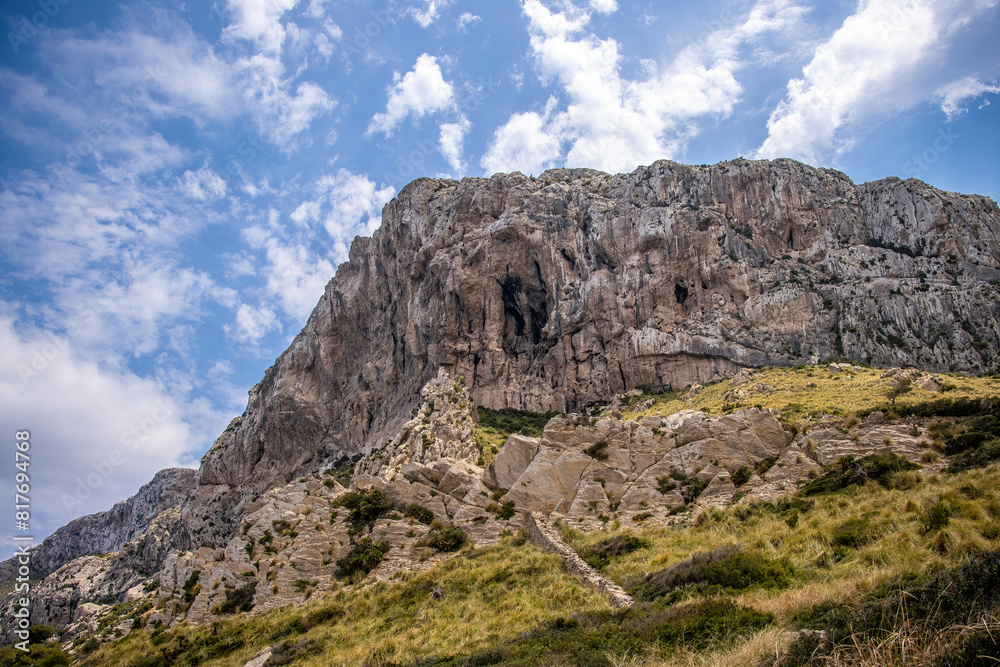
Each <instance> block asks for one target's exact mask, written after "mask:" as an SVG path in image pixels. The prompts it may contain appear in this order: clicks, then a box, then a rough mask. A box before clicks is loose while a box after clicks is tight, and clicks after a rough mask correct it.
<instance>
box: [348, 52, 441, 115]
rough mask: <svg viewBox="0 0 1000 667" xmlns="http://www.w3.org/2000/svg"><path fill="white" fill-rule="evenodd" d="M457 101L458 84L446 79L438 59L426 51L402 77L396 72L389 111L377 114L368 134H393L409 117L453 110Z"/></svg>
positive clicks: (390, 94) (387, 107)
mask: <svg viewBox="0 0 1000 667" xmlns="http://www.w3.org/2000/svg"><path fill="white" fill-rule="evenodd" d="M454 103H455V88H454V86H453V85H452V83H451V82H450V81H445V80H444V76H443V75H442V73H441V67H440V66H439V65H438V62H437V58H435V57H434V56H430V55H427V54H426V53H424V54H423V55H421V56H420V57H419V58H417V62H416V64H415V65H414V66H413V69H412V70H410V71H409V72H407V73H406V75H405V76H403V77H402V78H400V76H399V74H398V73H397V74H396V78H395V84H394V85H393V86H392V88H390V89H389V100H388V102H387V103H386V107H385V113H378V114H375V116H374V117H373V118H372V120H371V123H370V124H369V125H368V131H367V133H368V134H373V133H375V132H384V133H385V134H391V133H392V131H393V129H395V127H396V126H397V125H399V124H400V123H401V122H402V121H403V120H405V119H406V118H407V117H408V116H411V115H412V116H413V117H415V118H421V117H422V116H424V114H427V113H432V112H434V111H443V110H445V109H449V108H451V107H452V106H453V105H454Z"/></svg>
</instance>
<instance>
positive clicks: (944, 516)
mask: <svg viewBox="0 0 1000 667" xmlns="http://www.w3.org/2000/svg"><path fill="white" fill-rule="evenodd" d="M951 515H952V511H951V508H950V507H948V506H947V505H946V504H945V502H944V500H942V499H940V498H939V499H938V501H937V502H936V503H934V504H933V505H931V506H930V507H929V508H927V511H926V512H924V516H923V528H924V533H929V532H931V531H932V530H937V529H939V528H944V527H945V526H947V525H948V524H949V523H951Z"/></svg>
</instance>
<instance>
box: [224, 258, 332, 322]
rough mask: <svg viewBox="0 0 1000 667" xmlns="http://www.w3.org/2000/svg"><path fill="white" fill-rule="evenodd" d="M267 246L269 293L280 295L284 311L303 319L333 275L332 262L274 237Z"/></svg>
mask: <svg viewBox="0 0 1000 667" xmlns="http://www.w3.org/2000/svg"><path fill="white" fill-rule="evenodd" d="M266 248H267V262H268V271H267V290H268V292H269V293H270V294H271V295H272V296H275V297H277V298H278V300H279V301H280V303H281V307H282V309H283V310H284V311H285V313H287V314H288V315H289V316H291V317H293V318H295V319H296V320H300V321H301V320H304V319H305V318H306V317H307V316H308V315H309V313H311V312H312V309H313V308H315V307H316V302H317V301H318V300H319V298H320V296H322V295H323V288H324V287H326V284H327V283H328V282H329V281H330V278H332V277H333V264H332V263H331V262H330V261H329V260H328V259H325V258H323V257H317V256H316V255H315V254H314V253H312V252H310V251H309V249H308V248H307V247H306V246H304V245H283V244H281V243H280V242H279V241H278V240H277V239H273V238H272V239H269V240H268V242H267V245H266ZM238 319H239V318H238V317H237V321H238Z"/></svg>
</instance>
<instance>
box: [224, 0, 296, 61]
mask: <svg viewBox="0 0 1000 667" xmlns="http://www.w3.org/2000/svg"><path fill="white" fill-rule="evenodd" d="M297 4H298V0H226V5H227V6H228V7H229V11H230V12H231V13H232V14H233V17H234V19H235V20H234V21H233V23H232V24H231V25H229V26H228V27H227V28H226V29H225V30H224V31H223V34H224V35H225V36H227V37H229V38H230V39H231V38H234V37H239V38H242V39H249V40H254V41H257V42H258V43H260V44H261V46H262V47H263V48H264V50H265V51H269V52H275V51H279V50H280V49H281V43H282V42H283V41H284V39H285V29H284V27H283V26H282V25H281V22H280V19H281V17H282V16H283V15H284V14H285V12H288V11H290V10H291V9H292V8H293V7H295V5H297Z"/></svg>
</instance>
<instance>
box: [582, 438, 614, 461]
mask: <svg viewBox="0 0 1000 667" xmlns="http://www.w3.org/2000/svg"><path fill="white" fill-rule="evenodd" d="M607 448H608V441H607V440H601V441H600V442H595V443H594V444H592V445H591V446H590V447H587V448H586V449H585V450H583V453H584V454H586V455H587V456H589V457H591V458H593V459H596V460H598V461H607V460H608V453H607V452H606V451H605V450H606V449H607Z"/></svg>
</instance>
